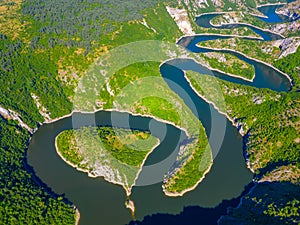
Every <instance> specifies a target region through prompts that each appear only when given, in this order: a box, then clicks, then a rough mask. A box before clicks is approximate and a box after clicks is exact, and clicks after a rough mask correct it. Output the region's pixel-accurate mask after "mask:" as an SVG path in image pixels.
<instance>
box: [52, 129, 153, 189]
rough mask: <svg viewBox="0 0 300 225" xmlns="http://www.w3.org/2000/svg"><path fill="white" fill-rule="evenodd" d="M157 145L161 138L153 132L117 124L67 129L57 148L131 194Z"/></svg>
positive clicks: (68, 159)
mask: <svg viewBox="0 0 300 225" xmlns="http://www.w3.org/2000/svg"><path fill="white" fill-rule="evenodd" d="M156 145H157V138H155V137H153V136H151V135H150V133H149V132H143V131H138V130H130V129H122V128H113V127H81V128H80V129H76V130H66V131H63V132H62V133H60V134H59V135H58V136H57V139H56V151H57V152H58V153H59V154H60V155H61V156H62V157H63V159H64V160H65V161H66V162H67V163H70V164H71V165H72V166H74V167H76V168H77V169H79V170H83V171H85V172H88V173H89V174H90V175H92V176H96V177H97V176H101V177H104V179H106V180H107V181H109V182H112V183H115V184H119V185H122V186H123V187H124V189H125V190H126V192H127V195H130V192H131V188H132V186H133V185H134V183H135V179H136V178H137V176H138V174H139V172H140V168H141V166H142V164H143V162H144V160H145V159H146V158H147V155H148V154H149V153H150V152H151V151H152V150H153V149H154V146H156Z"/></svg>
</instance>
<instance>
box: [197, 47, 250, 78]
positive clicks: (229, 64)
mask: <svg viewBox="0 0 300 225" xmlns="http://www.w3.org/2000/svg"><path fill="white" fill-rule="evenodd" d="M201 55H202V57H203V58H204V59H206V60H207V61H208V62H209V65H210V66H211V67H212V68H214V69H219V70H221V71H223V72H225V73H229V74H233V75H236V76H241V77H243V78H246V79H249V80H251V79H252V78H253V77H254V66H252V65H250V64H248V63H246V62H244V61H242V60H240V59H239V58H237V57H235V56H233V55H230V54H226V53H202V54H201Z"/></svg>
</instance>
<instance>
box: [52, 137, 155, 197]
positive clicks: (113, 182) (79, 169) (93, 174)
mask: <svg viewBox="0 0 300 225" xmlns="http://www.w3.org/2000/svg"><path fill="white" fill-rule="evenodd" d="M58 137H59V135H57V136H56V137H55V150H56V153H57V154H58V155H59V156H60V158H61V159H62V160H63V161H64V162H65V163H67V164H68V165H69V166H71V167H73V168H75V169H76V170H78V171H80V172H84V173H87V174H88V176H89V177H91V178H97V177H102V178H103V179H104V180H106V181H107V182H109V183H112V184H115V185H119V186H122V187H123V189H124V190H125V192H126V196H127V197H129V196H130V195H131V190H132V187H133V186H134V185H135V182H136V180H137V179H138V176H139V174H140V172H141V171H142V167H143V165H144V164H145V162H146V160H147V158H148V156H149V155H150V154H151V153H152V152H153V150H154V149H155V148H156V147H157V146H158V145H159V144H160V140H157V142H156V144H155V145H154V146H153V147H152V148H151V149H150V151H149V152H148V153H147V154H146V156H145V158H144V159H143V161H142V163H141V165H140V166H139V168H138V171H137V173H136V176H135V179H134V183H133V184H132V185H131V186H129V187H127V186H126V185H125V184H124V183H122V182H120V181H115V180H108V179H107V177H105V176H102V175H97V174H95V173H93V171H90V170H89V169H83V168H81V167H80V166H78V165H75V164H74V163H72V162H70V161H69V160H67V159H66V158H65V157H64V156H63V155H62V153H61V152H60V151H59V147H58Z"/></svg>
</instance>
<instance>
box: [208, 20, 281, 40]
mask: <svg viewBox="0 0 300 225" xmlns="http://www.w3.org/2000/svg"><path fill="white" fill-rule="evenodd" d="M209 23H210V25H211V26H212V27H213V28H217V29H223V28H222V26H234V25H241V26H246V27H251V28H254V29H257V30H261V31H263V32H268V33H271V34H275V35H278V36H280V37H281V38H282V39H284V38H285V36H283V35H282V34H279V33H276V32H274V31H271V30H268V29H265V28H261V27H258V26H255V25H252V24H249V23H224V24H213V23H212V22H211V20H210V21H209Z"/></svg>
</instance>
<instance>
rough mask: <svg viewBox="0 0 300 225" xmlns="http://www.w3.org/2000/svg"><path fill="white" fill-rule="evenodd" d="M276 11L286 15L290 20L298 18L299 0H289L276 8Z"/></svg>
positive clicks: (299, 10)
mask: <svg viewBox="0 0 300 225" xmlns="http://www.w3.org/2000/svg"><path fill="white" fill-rule="evenodd" d="M276 13H278V14H282V15H285V16H288V17H289V18H290V19H291V20H297V19H299V18H300V0H297V1H295V2H291V3H289V4H287V5H285V6H283V7H280V8H278V9H277V10H276Z"/></svg>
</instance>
